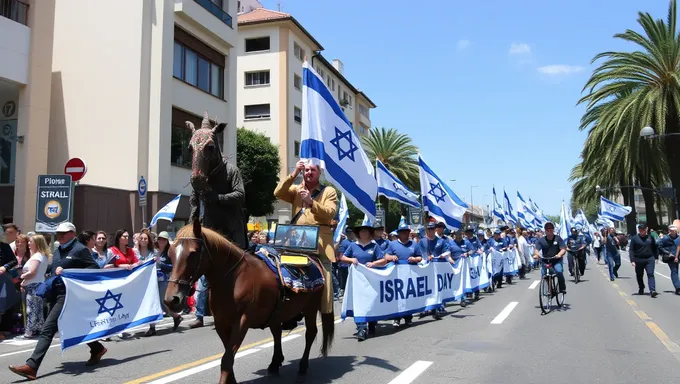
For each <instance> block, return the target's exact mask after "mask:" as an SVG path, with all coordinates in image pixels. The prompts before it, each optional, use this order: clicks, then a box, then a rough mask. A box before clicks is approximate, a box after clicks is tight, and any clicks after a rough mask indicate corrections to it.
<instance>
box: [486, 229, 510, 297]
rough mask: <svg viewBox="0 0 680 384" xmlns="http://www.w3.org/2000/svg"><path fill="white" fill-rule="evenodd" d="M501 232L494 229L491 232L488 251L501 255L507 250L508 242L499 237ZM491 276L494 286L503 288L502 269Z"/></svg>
mask: <svg viewBox="0 0 680 384" xmlns="http://www.w3.org/2000/svg"><path fill="white" fill-rule="evenodd" d="M502 233H503V231H501V230H500V228H499V229H496V230H495V231H494V232H493V237H492V238H490V239H489V251H490V250H491V249H495V250H496V251H498V252H500V253H503V252H505V251H507V250H508V242H507V240H506V239H505V238H502V237H501V234H502ZM495 272H496V273H494V276H493V282H494V283H495V284H496V287H497V288H502V287H503V267H501V270H500V271H495Z"/></svg>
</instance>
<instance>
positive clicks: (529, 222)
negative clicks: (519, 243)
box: [517, 191, 536, 229]
mask: <svg viewBox="0 0 680 384" xmlns="http://www.w3.org/2000/svg"><path fill="white" fill-rule="evenodd" d="M517 217H518V218H519V221H520V223H521V224H522V226H523V227H524V228H528V229H534V227H535V226H536V224H535V218H534V213H533V212H532V211H531V207H530V206H529V204H527V202H526V201H525V200H524V198H523V197H522V195H521V194H520V193H519V191H517Z"/></svg>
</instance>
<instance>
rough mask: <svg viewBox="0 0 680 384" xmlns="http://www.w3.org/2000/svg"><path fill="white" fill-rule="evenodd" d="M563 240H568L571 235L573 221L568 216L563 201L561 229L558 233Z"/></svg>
mask: <svg viewBox="0 0 680 384" xmlns="http://www.w3.org/2000/svg"><path fill="white" fill-rule="evenodd" d="M557 234H558V235H560V237H561V238H562V239H566V238H567V237H569V234H571V220H570V218H569V216H568V214H567V206H566V204H564V201H562V210H561V211H560V229H559V232H558V233H557Z"/></svg>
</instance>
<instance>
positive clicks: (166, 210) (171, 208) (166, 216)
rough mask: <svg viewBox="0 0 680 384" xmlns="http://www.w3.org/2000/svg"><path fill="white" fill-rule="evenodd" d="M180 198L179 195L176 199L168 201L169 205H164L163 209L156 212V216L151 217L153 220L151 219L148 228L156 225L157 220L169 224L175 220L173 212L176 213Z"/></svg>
mask: <svg viewBox="0 0 680 384" xmlns="http://www.w3.org/2000/svg"><path fill="white" fill-rule="evenodd" d="M181 198H182V195H181V194H179V195H177V197H175V198H174V199H172V200H170V202H169V203H167V204H165V206H164V207H163V208H161V209H160V210H159V211H158V212H156V214H155V215H153V218H152V219H151V223H150V224H149V228H151V227H153V226H154V225H156V223H158V220H167V221H170V222H171V221H173V220H174V219H175V212H177V206H178V205H179V200H180V199H181Z"/></svg>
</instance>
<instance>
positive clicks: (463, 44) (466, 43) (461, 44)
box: [456, 40, 472, 51]
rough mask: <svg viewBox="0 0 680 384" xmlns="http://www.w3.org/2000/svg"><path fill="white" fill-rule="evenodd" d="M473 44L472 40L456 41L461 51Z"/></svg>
mask: <svg viewBox="0 0 680 384" xmlns="http://www.w3.org/2000/svg"><path fill="white" fill-rule="evenodd" d="M471 44H472V42H471V41H470V40H458V43H456V47H457V48H458V50H459V51H462V50H463V49H465V48H467V47H469V46H470V45H471Z"/></svg>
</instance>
